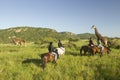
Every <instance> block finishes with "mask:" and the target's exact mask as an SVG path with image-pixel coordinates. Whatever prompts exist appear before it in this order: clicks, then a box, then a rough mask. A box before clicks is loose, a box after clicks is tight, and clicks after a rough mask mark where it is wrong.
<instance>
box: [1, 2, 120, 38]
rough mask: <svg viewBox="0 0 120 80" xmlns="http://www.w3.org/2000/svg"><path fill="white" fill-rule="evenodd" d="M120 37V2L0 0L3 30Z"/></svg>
mask: <svg viewBox="0 0 120 80" xmlns="http://www.w3.org/2000/svg"><path fill="white" fill-rule="evenodd" d="M92 25H96V27H97V29H98V31H99V33H100V34H101V35H103V36H108V37H120V0H0V29H7V28H12V27H19V26H30V27H43V28H51V29H55V30H56V31H58V32H63V31H67V32H72V33H75V34H81V33H94V30H92V29H91V27H92Z"/></svg>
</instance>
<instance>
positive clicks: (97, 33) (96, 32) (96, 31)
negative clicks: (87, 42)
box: [95, 28, 99, 36]
mask: <svg viewBox="0 0 120 80" xmlns="http://www.w3.org/2000/svg"><path fill="white" fill-rule="evenodd" d="M95 34H96V36H98V35H99V32H98V30H97V28H95Z"/></svg>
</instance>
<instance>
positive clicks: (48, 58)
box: [41, 52, 55, 69]
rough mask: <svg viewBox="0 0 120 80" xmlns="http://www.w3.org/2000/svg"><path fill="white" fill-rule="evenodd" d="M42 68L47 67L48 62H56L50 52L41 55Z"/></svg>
mask: <svg viewBox="0 0 120 80" xmlns="http://www.w3.org/2000/svg"><path fill="white" fill-rule="evenodd" d="M41 61H42V68H43V69H44V68H45V67H46V63H47V62H55V55H54V54H51V53H50V52H48V53H44V54H42V55H41Z"/></svg>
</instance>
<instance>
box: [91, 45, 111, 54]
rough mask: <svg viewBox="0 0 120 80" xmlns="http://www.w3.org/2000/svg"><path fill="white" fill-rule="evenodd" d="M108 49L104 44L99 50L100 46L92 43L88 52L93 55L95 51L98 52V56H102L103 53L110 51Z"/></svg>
mask: <svg viewBox="0 0 120 80" xmlns="http://www.w3.org/2000/svg"><path fill="white" fill-rule="evenodd" d="M110 51H111V50H110V49H109V48H108V47H106V46H104V49H103V50H102V51H101V48H99V47H98V46H96V45H94V46H91V48H90V54H91V55H95V54H96V53H100V56H103V54H104V53H107V54H109V53H110Z"/></svg>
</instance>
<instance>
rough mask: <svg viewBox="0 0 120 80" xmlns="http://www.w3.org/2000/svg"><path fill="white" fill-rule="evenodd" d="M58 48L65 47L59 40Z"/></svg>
mask: <svg viewBox="0 0 120 80" xmlns="http://www.w3.org/2000/svg"><path fill="white" fill-rule="evenodd" d="M58 47H59V48H60V47H63V45H62V43H61V41H60V40H59V42H58Z"/></svg>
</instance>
